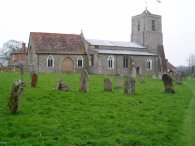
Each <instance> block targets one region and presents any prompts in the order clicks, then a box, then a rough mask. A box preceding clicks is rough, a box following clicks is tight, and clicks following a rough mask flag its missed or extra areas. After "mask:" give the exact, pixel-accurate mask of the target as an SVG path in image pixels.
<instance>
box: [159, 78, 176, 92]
mask: <svg viewBox="0 0 195 146" xmlns="http://www.w3.org/2000/svg"><path fill="white" fill-rule="evenodd" d="M162 80H163V82H164V87H165V92H166V93H175V90H174V89H173V83H172V78H171V77H170V76H169V75H168V74H163V75H162Z"/></svg>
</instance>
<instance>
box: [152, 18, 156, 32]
mask: <svg viewBox="0 0 195 146" xmlns="http://www.w3.org/2000/svg"><path fill="white" fill-rule="evenodd" d="M152 31H156V25H155V20H152Z"/></svg>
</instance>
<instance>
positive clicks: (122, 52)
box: [93, 49, 157, 56]
mask: <svg viewBox="0 0 195 146" xmlns="http://www.w3.org/2000/svg"><path fill="white" fill-rule="evenodd" d="M93 50H94V51H97V52H98V53H99V54H117V55H134V56H157V54H154V53H151V52H147V51H129V50H109V49H93Z"/></svg>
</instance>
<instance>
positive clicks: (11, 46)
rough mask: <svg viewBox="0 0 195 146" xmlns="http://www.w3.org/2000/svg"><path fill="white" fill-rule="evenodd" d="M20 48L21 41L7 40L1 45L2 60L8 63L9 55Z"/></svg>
mask: <svg viewBox="0 0 195 146" xmlns="http://www.w3.org/2000/svg"><path fill="white" fill-rule="evenodd" d="M21 46H22V42H21V41H16V40H9V41H7V42H6V43H4V44H3V48H2V49H1V52H0V54H1V56H2V58H4V59H5V60H6V61H9V60H10V54H11V53H13V52H16V51H18V50H19V49H20V48H21Z"/></svg>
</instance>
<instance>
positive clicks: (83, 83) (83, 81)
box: [79, 69, 88, 92]
mask: <svg viewBox="0 0 195 146" xmlns="http://www.w3.org/2000/svg"><path fill="white" fill-rule="evenodd" d="M79 91H81V92H88V72H87V70H86V69H85V70H84V71H83V72H82V74H81V77H80V89H79Z"/></svg>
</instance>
